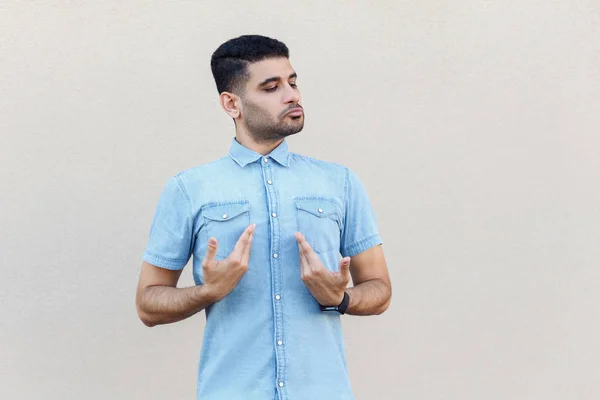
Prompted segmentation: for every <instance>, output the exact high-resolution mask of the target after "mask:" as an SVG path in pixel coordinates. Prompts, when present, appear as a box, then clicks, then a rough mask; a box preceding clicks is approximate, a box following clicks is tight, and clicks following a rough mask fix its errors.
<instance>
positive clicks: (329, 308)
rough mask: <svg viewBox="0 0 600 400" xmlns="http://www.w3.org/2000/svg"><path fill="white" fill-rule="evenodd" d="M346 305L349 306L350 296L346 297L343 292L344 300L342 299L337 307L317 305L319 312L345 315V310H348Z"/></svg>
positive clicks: (346, 293) (346, 294)
mask: <svg viewBox="0 0 600 400" xmlns="http://www.w3.org/2000/svg"><path fill="white" fill-rule="evenodd" d="M348 304H350V296H348V292H345V291H344V298H343V299H342V302H341V303H340V304H339V305H337V306H322V305H320V304H319V306H320V307H321V311H337V312H339V313H340V314H345V313H346V310H347V309H348Z"/></svg>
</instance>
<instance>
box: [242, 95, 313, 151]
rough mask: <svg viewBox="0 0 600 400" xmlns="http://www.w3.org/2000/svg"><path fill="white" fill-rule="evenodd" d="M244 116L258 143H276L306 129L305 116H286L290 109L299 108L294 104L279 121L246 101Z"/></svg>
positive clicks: (251, 134) (249, 131)
mask: <svg viewBox="0 0 600 400" xmlns="http://www.w3.org/2000/svg"><path fill="white" fill-rule="evenodd" d="M243 104H244V114H245V115H244V116H245V119H246V121H245V122H246V128H247V129H248V133H249V134H250V136H252V139H253V140H254V141H255V142H257V143H264V142H274V141H277V140H280V139H283V138H285V137H287V136H290V135H293V134H296V133H298V132H300V131H301V130H302V128H304V114H302V115H301V116H299V117H287V116H283V115H281V114H285V113H286V112H288V111H289V110H290V109H292V108H294V107H298V106H299V104H294V105H292V106H290V107H288V108H286V109H285V111H283V112H282V113H281V114H280V116H278V117H277V120H276V121H274V120H273V117H272V116H271V115H269V113H268V112H267V111H266V110H265V109H264V108H262V107H260V106H259V105H257V104H255V103H252V102H250V101H247V100H245V101H244V103H243Z"/></svg>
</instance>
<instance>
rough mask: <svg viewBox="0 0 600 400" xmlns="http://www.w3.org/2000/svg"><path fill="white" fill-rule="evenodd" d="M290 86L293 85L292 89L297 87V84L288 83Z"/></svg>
mask: <svg viewBox="0 0 600 400" xmlns="http://www.w3.org/2000/svg"><path fill="white" fill-rule="evenodd" d="M290 86H291V87H293V88H294V89H296V88H297V87H298V85H297V84H296V82H294V83H290Z"/></svg>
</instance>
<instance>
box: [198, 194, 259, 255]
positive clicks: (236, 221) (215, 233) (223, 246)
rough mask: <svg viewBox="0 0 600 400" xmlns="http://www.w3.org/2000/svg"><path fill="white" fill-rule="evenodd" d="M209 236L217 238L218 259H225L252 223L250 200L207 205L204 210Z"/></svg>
mask: <svg viewBox="0 0 600 400" xmlns="http://www.w3.org/2000/svg"><path fill="white" fill-rule="evenodd" d="M202 215H203V217H204V224H205V230H206V234H207V237H206V239H207V240H208V238H210V237H214V238H215V239H217V245H218V248H217V255H216V257H217V258H218V259H224V258H227V257H228V256H229V254H230V253H231V252H232V251H233V248H234V247H235V244H236V243H237V241H238V239H239V238H240V235H241V234H242V233H243V232H244V229H246V228H247V227H248V225H250V204H249V203H248V201H241V202H240V201H238V202H231V203H218V204H212V205H207V206H205V207H204V208H203V210H202Z"/></svg>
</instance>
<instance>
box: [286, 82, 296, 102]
mask: <svg viewBox="0 0 600 400" xmlns="http://www.w3.org/2000/svg"><path fill="white" fill-rule="evenodd" d="M283 102H284V103H285V104H293V103H299V102H300V91H299V90H298V88H294V87H292V86H291V85H289V84H287V85H285V91H284V94H283Z"/></svg>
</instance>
